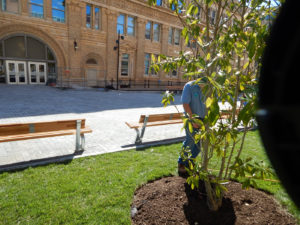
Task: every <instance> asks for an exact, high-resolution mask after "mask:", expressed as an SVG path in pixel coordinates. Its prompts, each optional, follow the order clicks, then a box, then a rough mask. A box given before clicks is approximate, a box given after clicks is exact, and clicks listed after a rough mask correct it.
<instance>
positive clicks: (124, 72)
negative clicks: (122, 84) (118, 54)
mask: <svg viewBox="0 0 300 225" xmlns="http://www.w3.org/2000/svg"><path fill="white" fill-rule="evenodd" d="M128 75H129V54H127V53H124V54H122V59H121V76H128Z"/></svg>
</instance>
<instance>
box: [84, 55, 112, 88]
mask: <svg viewBox="0 0 300 225" xmlns="http://www.w3.org/2000/svg"><path fill="white" fill-rule="evenodd" d="M83 64H84V65H83V67H84V68H85V80H86V84H87V86H90V87H96V86H98V87H102V86H104V83H105V79H106V77H105V71H104V70H103V61H102V58H101V56H100V55H98V54H95V53H90V54H88V55H87V56H86V57H84V59H83Z"/></svg>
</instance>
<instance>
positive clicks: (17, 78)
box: [0, 34, 57, 84]
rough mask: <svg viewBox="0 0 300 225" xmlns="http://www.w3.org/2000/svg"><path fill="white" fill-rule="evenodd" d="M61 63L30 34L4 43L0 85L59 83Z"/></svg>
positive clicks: (1, 43)
mask: <svg viewBox="0 0 300 225" xmlns="http://www.w3.org/2000/svg"><path fill="white" fill-rule="evenodd" d="M56 71H57V60H56V56H55V54H54V52H53V51H52V49H51V48H50V47H49V46H48V45H47V44H45V43H44V42H43V41H41V40H40V39H38V38H37V37H34V36H32V35H28V34H14V35H9V36H6V37H5V38H2V39H1V40H0V82H2V83H7V84H47V83H52V82H56V78H57V77H56V76H57V73H56Z"/></svg>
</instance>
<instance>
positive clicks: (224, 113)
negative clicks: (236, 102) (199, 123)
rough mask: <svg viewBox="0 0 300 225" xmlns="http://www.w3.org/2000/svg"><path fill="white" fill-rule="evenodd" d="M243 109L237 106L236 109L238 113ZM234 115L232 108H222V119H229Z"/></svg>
mask: <svg viewBox="0 0 300 225" xmlns="http://www.w3.org/2000/svg"><path fill="white" fill-rule="evenodd" d="M240 110H241V109H239V108H237V109H236V115H238V114H239V112H240ZM231 115H232V110H231V109H223V110H221V117H220V119H228V118H229V117H230V116H231Z"/></svg>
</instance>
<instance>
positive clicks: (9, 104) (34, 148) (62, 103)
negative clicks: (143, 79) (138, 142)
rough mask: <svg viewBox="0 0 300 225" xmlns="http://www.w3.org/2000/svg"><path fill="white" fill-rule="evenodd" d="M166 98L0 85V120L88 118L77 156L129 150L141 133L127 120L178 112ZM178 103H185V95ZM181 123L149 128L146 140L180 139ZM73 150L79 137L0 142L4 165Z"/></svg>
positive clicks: (54, 157) (57, 156)
mask: <svg viewBox="0 0 300 225" xmlns="http://www.w3.org/2000/svg"><path fill="white" fill-rule="evenodd" d="M161 98H162V96H161V93H159V92H136V91H127V92H125V91H107V92H105V91H104V90H103V89H66V90H61V89H57V88H52V87H48V86H32V85H22V86H21V85H6V84H0V124H5V123H19V122H31V121H32V122H39V121H51V120H63V119H75V118H85V119H86V124H87V126H89V127H91V129H92V130H93V132H92V133H90V134H86V147H85V151H84V152H83V153H82V155H80V156H76V157H83V156H89V155H97V154H103V153H109V152H115V151H121V150H128V149H132V148H135V145H134V140H135V136H136V132H135V131H134V130H133V129H129V128H128V127H127V126H126V125H125V121H138V119H139V116H140V115H141V114H153V113H169V112H176V109H175V107H174V106H169V107H166V108H164V107H162V105H161V103H160V102H161ZM175 103H176V104H180V95H176V96H175ZM179 109H180V110H181V111H182V107H181V106H180V105H179ZM181 127H182V125H180V124H177V125H168V126H163V127H161V126H158V127H148V128H147V129H146V132H145V135H144V139H143V142H145V143H148V142H155V143H162V142H161V141H163V140H166V139H171V138H180V137H182V136H184V133H183V132H181V129H180V128H181ZM74 150H75V136H60V137H52V138H43V139H33V140H25V141H15V142H5V143H0V170H3V169H5V168H8V166H10V165H14V166H15V167H16V165H17V164H18V163H19V164H21V165H22V164H23V165H24V163H26V162H27V165H34V164H35V163H37V164H38V163H39V160H41V159H51V160H50V161H59V160H60V159H63V158H64V157H65V156H71V157H72V158H73V157H74V155H73V153H74Z"/></svg>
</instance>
